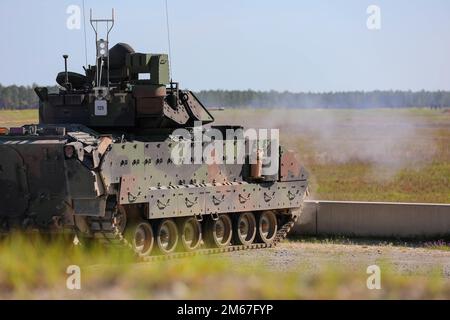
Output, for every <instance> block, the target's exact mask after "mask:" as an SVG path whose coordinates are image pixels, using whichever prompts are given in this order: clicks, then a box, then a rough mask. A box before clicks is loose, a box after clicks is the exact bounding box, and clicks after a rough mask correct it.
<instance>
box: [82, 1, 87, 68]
mask: <svg viewBox="0 0 450 320" xmlns="http://www.w3.org/2000/svg"><path fill="white" fill-rule="evenodd" d="M83 31H84V57H85V59H86V65H85V67H86V68H87V67H88V52H87V35H86V31H87V30H86V7H85V5H84V0H83Z"/></svg>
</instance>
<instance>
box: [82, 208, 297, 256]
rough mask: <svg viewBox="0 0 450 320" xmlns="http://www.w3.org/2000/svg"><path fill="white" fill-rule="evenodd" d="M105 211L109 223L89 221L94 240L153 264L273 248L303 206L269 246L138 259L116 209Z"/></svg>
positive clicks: (232, 248) (242, 247)
mask: <svg viewBox="0 0 450 320" xmlns="http://www.w3.org/2000/svg"><path fill="white" fill-rule="evenodd" d="M106 209H107V212H106V217H110V218H111V222H105V220H99V219H92V220H90V221H89V224H90V227H91V228H92V229H91V230H93V235H94V238H95V239H98V240H99V241H100V242H101V243H102V244H104V245H107V246H111V245H112V246H117V247H122V248H126V249H127V250H131V251H133V254H134V255H135V256H136V259H137V260H138V261H141V262H153V261H166V260H175V259H182V258H188V257H194V256H207V255H213V254H221V253H229V252H236V251H244V250H258V249H268V248H274V247H276V246H277V245H278V243H280V242H281V241H283V240H284V239H286V237H287V235H288V234H289V231H290V230H291V229H292V227H293V226H294V225H295V223H296V222H297V220H298V218H299V216H300V214H301V212H302V209H303V206H302V207H301V208H299V209H296V211H298V214H295V215H291V217H290V219H289V220H288V222H286V223H285V224H283V225H282V226H281V228H280V229H279V230H278V231H277V234H276V236H275V239H274V241H273V242H272V243H270V244H264V243H254V244H251V245H231V246H228V247H225V248H208V249H199V250H196V251H194V252H176V253H172V254H168V255H155V256H146V257H140V256H139V255H138V254H137V253H136V252H135V251H134V249H133V246H132V244H131V243H130V242H129V241H128V240H127V239H126V238H125V237H124V235H123V234H122V232H121V231H120V230H119V228H118V227H117V226H116V224H115V219H116V215H117V209H116V208H115V207H114V208H113V207H112V206H110V205H108V206H107V208H106Z"/></svg>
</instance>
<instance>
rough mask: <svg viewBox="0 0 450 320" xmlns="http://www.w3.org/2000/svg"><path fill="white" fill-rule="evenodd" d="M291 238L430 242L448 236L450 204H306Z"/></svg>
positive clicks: (329, 202)
mask: <svg viewBox="0 0 450 320" xmlns="http://www.w3.org/2000/svg"><path fill="white" fill-rule="evenodd" d="M293 234H294V235H313V236H350V237H351V236H355V237H395V238H432V237H445V236H449V235H450V204H423V203H389V202H340V201H311V200H310V201H307V202H306V203H305V207H304V211H303V213H302V216H301V217H300V219H299V222H298V223H297V225H296V226H295V227H294V230H293Z"/></svg>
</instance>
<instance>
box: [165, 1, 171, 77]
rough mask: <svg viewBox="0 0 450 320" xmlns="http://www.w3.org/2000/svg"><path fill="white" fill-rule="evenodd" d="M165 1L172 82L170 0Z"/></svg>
mask: <svg viewBox="0 0 450 320" xmlns="http://www.w3.org/2000/svg"><path fill="white" fill-rule="evenodd" d="M165 1H166V26H167V44H168V46H169V74H170V82H172V46H171V43H170V22H169V0H165Z"/></svg>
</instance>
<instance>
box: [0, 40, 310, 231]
mask: <svg viewBox="0 0 450 320" xmlns="http://www.w3.org/2000/svg"><path fill="white" fill-rule="evenodd" d="M125 47H126V45H123V44H119V45H118V46H116V47H114V48H112V49H111V50H110V55H111V66H110V73H111V79H110V81H111V84H106V83H104V84H103V86H104V87H106V86H108V85H110V86H111V87H110V90H109V91H108V92H107V95H106V96H105V100H106V101H107V114H106V115H98V114H97V112H96V105H95V100H96V99H97V98H98V95H97V96H96V95H95V90H96V89H95V88H93V86H92V83H93V81H94V79H95V76H96V75H95V67H89V68H88V69H87V70H86V75H85V76H84V75H77V74H73V73H70V77H69V82H64V81H63V82H61V81H62V80H61V74H60V75H58V78H57V81H58V83H59V84H60V85H61V89H60V91H59V92H57V93H49V92H48V91H47V89H46V88H37V89H36V92H37V94H38V96H39V98H40V108H39V115H40V123H39V124H38V125H28V126H24V127H22V128H11V130H10V132H9V134H8V135H4V136H0V228H1V229H2V230H3V231H8V230H11V229H13V228H38V229H41V230H50V231H54V230H56V231H59V230H62V229H67V228H68V229H76V228H77V227H78V228H81V227H80V226H79V225H77V223H76V221H77V218H76V217H99V218H101V217H104V216H105V214H106V211H107V210H106V206H107V200H108V199H114V201H115V203H116V204H117V206H121V207H123V208H132V207H133V208H138V210H140V212H141V213H142V214H143V216H144V217H145V218H147V219H150V220H152V219H161V218H171V217H186V216H196V217H201V216H204V215H211V214H213V215H215V214H220V213H240V212H248V211H251V212H258V211H265V210H275V209H276V210H277V212H279V213H285V214H289V212H290V211H289V210H290V209H297V208H299V207H300V206H301V204H302V201H303V196H304V194H305V192H306V188H307V173H306V171H305V169H304V168H303V167H302V166H301V165H300V163H299V162H298V160H297V159H296V155H295V154H294V153H293V152H291V151H288V150H285V149H284V148H283V147H281V153H280V161H279V163H280V168H279V173H278V174H277V175H276V177H275V178H273V177H272V178H270V179H266V180H264V179H257V180H255V179H253V178H252V177H251V176H250V164H249V163H248V162H247V163H244V164H230V165H229V164H211V165H208V164H181V165H177V164H174V163H173V162H172V161H171V159H170V152H171V149H172V148H173V146H174V140H173V136H172V133H173V131H174V130H175V129H177V128H192V127H193V126H194V122H196V121H200V122H201V124H202V125H210V126H212V127H213V125H212V123H213V121H214V118H213V117H212V116H211V114H210V113H209V112H208V111H207V109H206V108H205V107H204V106H203V105H202V104H201V102H200V101H199V100H198V99H197V97H196V96H195V95H194V94H193V93H192V92H190V91H186V90H180V89H179V88H178V84H176V83H170V82H169V71H168V68H169V66H168V58H167V55H150V54H140V53H134V51H132V50H128V51H127V50H125V51H126V52H124V49H123V48H125ZM140 73H149V74H150V75H151V76H150V79H149V80H148V79H147V80H139V74H140ZM103 78H106V77H103ZM96 97H97V98H96ZM219 129H220V130H224V129H225V128H223V127H222V128H219ZM224 143H225V141H224ZM206 146H207V144H205V145H204V147H206ZM68 147H70V148H73V149H72V150H73V156H71V157H68V156H67V154H66V153H65V152H66V148H68Z"/></svg>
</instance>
